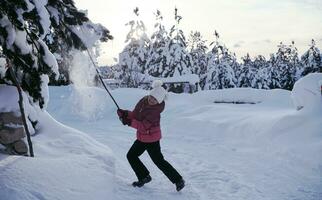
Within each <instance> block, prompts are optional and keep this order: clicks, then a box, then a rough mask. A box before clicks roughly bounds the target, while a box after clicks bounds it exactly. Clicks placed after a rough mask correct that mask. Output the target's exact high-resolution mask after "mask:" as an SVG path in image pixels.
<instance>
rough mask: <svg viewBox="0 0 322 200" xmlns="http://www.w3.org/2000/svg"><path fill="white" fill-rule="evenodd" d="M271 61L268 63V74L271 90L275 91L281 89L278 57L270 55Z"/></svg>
mask: <svg viewBox="0 0 322 200" xmlns="http://www.w3.org/2000/svg"><path fill="white" fill-rule="evenodd" d="M270 56H271V57H270V59H269V61H268V70H267V71H268V73H267V77H268V80H269V88H270V89H275V88H281V84H280V71H279V68H278V67H277V65H276V57H275V55H274V54H271V55H270Z"/></svg>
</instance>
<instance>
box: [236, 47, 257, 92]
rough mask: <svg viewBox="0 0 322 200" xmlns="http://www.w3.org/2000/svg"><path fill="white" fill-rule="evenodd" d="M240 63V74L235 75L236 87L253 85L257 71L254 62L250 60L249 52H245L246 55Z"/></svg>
mask: <svg viewBox="0 0 322 200" xmlns="http://www.w3.org/2000/svg"><path fill="white" fill-rule="evenodd" d="M242 61H243V63H242V65H241V70H240V74H239V76H238V77H237V78H238V79H237V86H238V87H255V84H254V83H256V80H255V76H256V73H257V70H256V68H254V66H253V65H254V63H253V61H252V60H251V58H250V56H249V54H248V53H247V55H246V56H244V57H242Z"/></svg>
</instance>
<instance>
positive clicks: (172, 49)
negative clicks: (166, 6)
mask: <svg viewBox="0 0 322 200" xmlns="http://www.w3.org/2000/svg"><path fill="white" fill-rule="evenodd" d="M174 19H175V21H176V24H175V25H173V26H172V27H171V30H170V38H171V39H170V41H169V43H168V45H167V47H166V48H165V49H164V56H165V58H166V66H165V68H164V69H163V71H162V74H161V76H162V77H179V76H182V75H188V74H191V73H192V70H191V57H190V55H189V53H188V51H187V42H186V37H185V36H184V33H183V31H182V30H181V29H180V28H179V24H180V21H181V19H182V17H181V16H180V15H179V14H178V9H177V8H175V10H174ZM169 91H173V92H177V93H180V92H183V91H184V86H183V85H170V88H169Z"/></svg>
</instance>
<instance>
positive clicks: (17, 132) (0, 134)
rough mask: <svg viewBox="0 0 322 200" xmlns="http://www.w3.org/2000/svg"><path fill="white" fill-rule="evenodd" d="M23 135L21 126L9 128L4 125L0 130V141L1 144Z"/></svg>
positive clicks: (15, 139) (11, 141)
mask: <svg viewBox="0 0 322 200" xmlns="http://www.w3.org/2000/svg"><path fill="white" fill-rule="evenodd" d="M24 137H25V131H24V129H23V128H22V127H18V128H9V127H4V128H3V129H1V130H0V143H1V144H5V145H6V144H10V143H13V142H16V141H18V140H20V139H21V138H24Z"/></svg>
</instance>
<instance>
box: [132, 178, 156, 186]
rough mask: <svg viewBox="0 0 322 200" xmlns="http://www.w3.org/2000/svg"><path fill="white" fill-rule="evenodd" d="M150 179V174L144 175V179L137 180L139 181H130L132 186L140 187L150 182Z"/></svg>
mask: <svg viewBox="0 0 322 200" xmlns="http://www.w3.org/2000/svg"><path fill="white" fill-rule="evenodd" d="M151 180H152V178H151V176H150V175H148V176H147V177H145V178H144V179H142V180H139V181H134V182H133V183H132V185H133V187H142V186H143V185H144V184H146V183H148V182H150V181H151Z"/></svg>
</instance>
